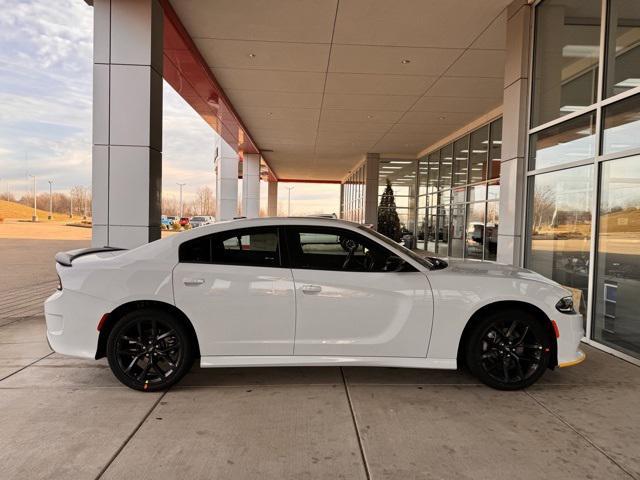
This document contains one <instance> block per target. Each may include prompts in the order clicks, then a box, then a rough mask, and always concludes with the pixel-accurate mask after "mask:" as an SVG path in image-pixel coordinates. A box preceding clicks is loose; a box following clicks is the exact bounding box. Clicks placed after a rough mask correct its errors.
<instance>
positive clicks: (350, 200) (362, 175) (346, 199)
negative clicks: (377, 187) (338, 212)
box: [342, 163, 367, 223]
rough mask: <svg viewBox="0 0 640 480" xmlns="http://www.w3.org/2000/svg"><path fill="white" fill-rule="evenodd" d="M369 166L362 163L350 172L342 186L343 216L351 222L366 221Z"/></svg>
mask: <svg viewBox="0 0 640 480" xmlns="http://www.w3.org/2000/svg"><path fill="white" fill-rule="evenodd" d="M366 176H367V166H366V164H365V163H362V164H361V165H360V166H359V167H358V168H356V169H355V170H354V171H353V172H351V173H350V174H349V176H348V177H347V179H346V180H345V182H344V184H343V186H342V188H343V191H342V218H344V219H345V220H349V221H351V222H358V223H362V222H364V199H365V179H366Z"/></svg>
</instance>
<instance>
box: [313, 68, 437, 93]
mask: <svg viewBox="0 0 640 480" xmlns="http://www.w3.org/2000/svg"><path fill="white" fill-rule="evenodd" d="M437 78H438V77H427V76H422V75H380V74H371V73H334V72H329V74H328V75H327V84H326V87H325V92H326V93H357V94H365V95H422V94H423V93H424V92H425V91H426V90H427V88H429V87H430V86H431V85H433V83H434V82H435V81H436V80H437Z"/></svg>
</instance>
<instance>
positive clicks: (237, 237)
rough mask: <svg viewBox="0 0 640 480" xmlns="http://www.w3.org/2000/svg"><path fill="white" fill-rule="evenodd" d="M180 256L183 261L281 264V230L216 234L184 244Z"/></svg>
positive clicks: (265, 229)
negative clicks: (279, 234) (279, 233)
mask: <svg viewBox="0 0 640 480" xmlns="http://www.w3.org/2000/svg"><path fill="white" fill-rule="evenodd" d="M178 255H179V261H180V262H181V263H213V264H222V265H245V266H254V267H278V266H280V245H279V239H278V230H277V228H273V227H259V228H248V229H242V230H232V231H227V232H221V233H214V234H211V235H206V236H203V237H198V238H195V239H193V240H189V241H187V242H184V243H182V244H181V245H180V248H179V252H178Z"/></svg>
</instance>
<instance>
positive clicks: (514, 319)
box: [466, 310, 551, 390]
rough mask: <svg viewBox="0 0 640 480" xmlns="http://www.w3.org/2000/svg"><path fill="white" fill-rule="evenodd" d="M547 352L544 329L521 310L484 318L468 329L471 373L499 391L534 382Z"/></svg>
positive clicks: (546, 334) (468, 359) (468, 352)
mask: <svg viewBox="0 0 640 480" xmlns="http://www.w3.org/2000/svg"><path fill="white" fill-rule="evenodd" d="M550 355H551V341H550V338H549V334H548V331H547V329H546V328H545V327H544V325H543V324H542V322H540V320H539V319H537V318H536V317H535V316H533V315H532V314H530V313H529V312H525V311H521V310H509V311H501V312H496V313H494V314H491V315H488V316H487V317H485V318H483V319H482V320H481V321H480V322H478V323H477V324H476V325H475V327H474V328H473V330H472V331H471V334H470V335H469V340H468V342H467V348H466V361H467V366H468V367H469V369H470V370H471V372H472V373H473V374H474V375H475V376H476V377H477V378H478V379H479V380H480V381H482V382H483V383H485V384H486V385H489V386H490V387H493V388H496V389H499V390H518V389H521V388H526V387H528V386H530V385H532V384H533V383H535V382H536V381H537V380H538V379H539V378H540V377H541V376H542V375H543V374H544V372H545V370H546V369H547V367H548V365H549V359H550Z"/></svg>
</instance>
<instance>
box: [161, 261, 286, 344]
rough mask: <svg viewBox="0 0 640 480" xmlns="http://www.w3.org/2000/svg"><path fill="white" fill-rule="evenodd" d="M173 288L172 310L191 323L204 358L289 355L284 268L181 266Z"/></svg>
mask: <svg viewBox="0 0 640 480" xmlns="http://www.w3.org/2000/svg"><path fill="white" fill-rule="evenodd" d="M201 280H202V282H200V281H201ZM185 283H186V284H185ZM173 285H174V294H175V302H176V306H177V307H178V308H179V309H180V310H182V311H183V312H184V313H185V314H186V315H187V317H189V319H190V320H191V322H192V323H193V327H194V329H195V330H196V334H197V335H198V341H199V343H200V353H201V354H202V355H292V354H293V339H294V331H295V300H294V290H293V277H292V275H291V270H289V269H288V268H269V267H250V266H239V265H212V264H196V263H180V264H178V266H177V267H176V268H175V269H174V271H173Z"/></svg>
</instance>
